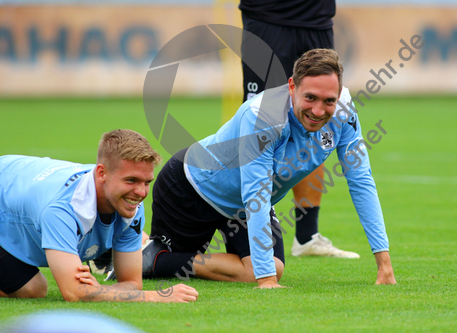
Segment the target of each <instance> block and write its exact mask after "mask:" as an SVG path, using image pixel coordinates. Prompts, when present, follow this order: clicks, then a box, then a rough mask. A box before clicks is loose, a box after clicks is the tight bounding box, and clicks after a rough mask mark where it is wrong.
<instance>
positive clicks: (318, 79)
mask: <svg viewBox="0 0 457 333" xmlns="http://www.w3.org/2000/svg"><path fill="white" fill-rule="evenodd" d="M289 94H290V97H291V98H292V105H293V108H294V115H295V117H297V119H298V120H299V121H300V123H301V124H302V125H303V127H304V128H305V129H306V130H307V131H308V132H317V131H318V130H320V129H321V128H322V126H324V125H325V124H326V123H327V122H328V121H329V120H330V119H331V118H332V117H333V114H334V113H335V109H336V105H337V101H338V98H339V95H340V92H339V83H338V77H337V75H336V74H331V75H319V76H305V77H304V78H303V79H302V80H301V82H300V85H299V86H296V85H295V83H294V81H293V79H292V78H290V79H289Z"/></svg>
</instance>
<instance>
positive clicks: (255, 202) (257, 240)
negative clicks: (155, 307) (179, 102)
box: [239, 112, 279, 279]
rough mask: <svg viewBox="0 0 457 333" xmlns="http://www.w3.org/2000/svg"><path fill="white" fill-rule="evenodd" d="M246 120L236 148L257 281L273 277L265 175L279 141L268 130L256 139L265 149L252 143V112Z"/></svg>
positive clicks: (270, 186) (260, 132) (269, 200)
mask: <svg viewBox="0 0 457 333" xmlns="http://www.w3.org/2000/svg"><path fill="white" fill-rule="evenodd" d="M245 117H247V118H248V119H243V120H242V122H241V126H240V132H241V133H240V136H241V138H243V137H245V138H246V140H243V139H242V140H240V146H239V157H240V164H241V167H240V177H241V196H242V201H243V205H244V207H245V211H246V216H247V217H248V222H247V226H248V236H249V248H250V251H251V261H252V265H253V268H254V276H255V278H256V279H260V278H264V277H269V276H275V275H276V267H275V262H274V259H273V246H274V243H273V242H274V241H275V240H274V238H273V237H272V236H271V235H272V233H271V228H270V226H269V223H270V209H271V194H272V187H273V184H272V183H271V182H270V181H269V178H268V173H269V171H271V172H272V169H273V157H274V149H275V146H276V145H277V144H278V141H279V139H278V132H277V130H276V129H275V128H269V129H265V130H262V131H259V132H258V138H259V140H261V141H262V142H268V143H267V144H266V145H265V146H263V143H259V141H258V140H252V136H249V134H251V133H253V128H254V123H255V120H256V119H255V117H254V116H253V114H252V113H251V112H248V113H246V116H245ZM251 118H252V119H251ZM261 148H263V149H261ZM259 149H261V150H263V153H262V154H261V155H260V156H258V157H257V158H255V157H254V156H255V154H257V155H258V151H259ZM245 161H246V162H248V161H249V163H245ZM268 183H270V184H268ZM262 184H268V186H265V185H262ZM262 188H264V189H263V190H262ZM272 238H273V239H272Z"/></svg>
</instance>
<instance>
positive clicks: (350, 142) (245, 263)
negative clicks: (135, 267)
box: [143, 49, 396, 288]
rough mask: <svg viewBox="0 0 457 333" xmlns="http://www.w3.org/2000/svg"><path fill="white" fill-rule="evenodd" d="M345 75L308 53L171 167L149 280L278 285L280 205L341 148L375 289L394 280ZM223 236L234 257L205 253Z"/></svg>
mask: <svg viewBox="0 0 457 333" xmlns="http://www.w3.org/2000/svg"><path fill="white" fill-rule="evenodd" d="M342 72H343V69H342V65H341V64H340V63H339V62H338V56H337V54H336V52H335V51H333V50H327V49H315V50H311V51H308V52H306V53H305V54H304V55H302V56H301V57H300V58H299V59H298V60H297V62H296V63H295V66H294V71H293V75H292V77H291V78H290V79H289V82H288V84H286V85H283V86H280V87H277V88H273V89H268V90H266V91H265V92H263V93H261V94H259V95H258V96H256V97H254V98H252V99H251V100H248V101H247V102H245V103H244V104H243V105H242V106H241V107H240V108H239V109H238V111H237V113H236V114H235V116H234V117H233V118H232V119H231V120H230V121H228V122H227V123H226V124H225V125H223V126H222V127H221V128H220V129H219V131H217V133H216V134H214V135H211V136H209V137H207V138H205V139H203V140H201V141H200V142H198V143H196V144H194V145H192V146H191V147H189V148H188V149H185V150H183V151H181V152H179V153H178V154H176V155H175V156H174V157H173V158H172V159H170V160H169V161H168V163H167V164H166V165H165V167H164V168H163V169H162V171H161V172H160V173H159V175H158V178H157V181H156V183H155V184H154V190H153V220H152V228H151V238H152V239H153V242H151V243H150V244H149V245H148V246H147V247H146V249H145V250H144V251H143V259H144V266H143V276H144V277H164V276H178V277H180V276H183V275H187V276H189V275H192V276H195V277H199V278H205V279H211V280H221V281H241V282H257V283H258V286H259V287H260V288H277V287H281V285H279V284H278V281H279V279H280V277H281V275H282V273H283V271H284V249H283V242H282V236H281V226H280V225H279V223H278V220H277V218H276V214H275V212H274V208H273V205H274V204H275V203H277V202H278V201H279V200H281V199H282V198H283V197H284V196H285V195H286V193H287V192H288V191H289V190H290V189H291V188H292V187H293V186H294V185H295V184H297V183H298V182H299V181H300V180H301V179H303V178H304V177H306V176H307V175H309V174H310V173H311V172H312V171H313V170H315V169H316V168H317V167H318V166H319V165H321V164H322V163H323V162H324V161H325V160H326V159H327V158H328V156H329V155H330V153H331V152H332V151H334V150H336V151H337V153H338V157H339V160H340V162H341V163H342V165H343V167H344V174H345V177H346V178H347V182H348V185H349V189H350V193H351V197H352V200H353V203H354V205H355V207H356V210H357V213H358V215H359V218H360V221H361V223H362V225H363V227H364V230H365V233H366V235H367V237H368V241H369V243H370V246H371V249H372V252H373V253H374V254H375V257H376V262H377V265H378V275H377V280H376V283H378V284H392V283H396V281H395V278H394V274H393V269H392V266H391V263H390V256H389V252H388V250H389V243H388V239H387V235H386V231H385V226H384V220H383V216H382V211H381V206H380V203H379V199H378V196H377V191H376V187H375V183H374V180H373V178H372V176H371V169H370V163H369V159H368V154H367V150H366V148H365V146H364V144H363V142H364V141H363V139H362V132H361V127H360V124H359V122H358V118H357V114H356V112H353V111H351V106H352V103H351V97H350V95H349V91H348V90H347V89H346V88H344V87H343V86H342ZM324 125H325V127H324ZM303 200H306V198H303ZM216 230H219V231H220V232H221V234H222V236H223V238H224V241H225V243H226V249H227V253H215V254H209V250H208V251H206V252H207V253H206V254H204V253H205V250H207V249H208V247H210V248H211V246H209V244H210V241H211V239H212V236H213V234H214V232H215V231H216ZM170 250H171V252H170Z"/></svg>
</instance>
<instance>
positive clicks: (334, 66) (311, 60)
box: [292, 49, 343, 92]
mask: <svg viewBox="0 0 457 333" xmlns="http://www.w3.org/2000/svg"><path fill="white" fill-rule="evenodd" d="M333 73H335V74H336V76H337V77H338V84H339V92H341V89H342V88H343V65H342V64H341V63H340V62H339V61H338V54H337V53H336V52H335V51H333V50H330V49H313V50H309V51H307V52H305V53H304V54H303V55H302V56H301V57H300V58H298V60H297V61H295V64H294V71H293V74H292V79H293V80H294V84H295V85H296V86H297V87H298V86H299V85H300V83H301V81H302V80H303V78H304V77H305V76H319V75H332V74H333Z"/></svg>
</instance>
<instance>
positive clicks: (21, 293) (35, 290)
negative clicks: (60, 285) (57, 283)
mask: <svg viewBox="0 0 457 333" xmlns="http://www.w3.org/2000/svg"><path fill="white" fill-rule="evenodd" d="M47 293H48V281H47V280H46V278H45V277H44V275H43V273H41V272H38V273H37V274H36V275H35V276H34V277H33V278H32V279H31V280H30V281H29V282H27V283H26V284H25V285H24V286H22V287H21V288H20V289H19V290H17V291H15V292H14V293H11V294H8V297H11V298H43V297H45V296H46V294H47Z"/></svg>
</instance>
